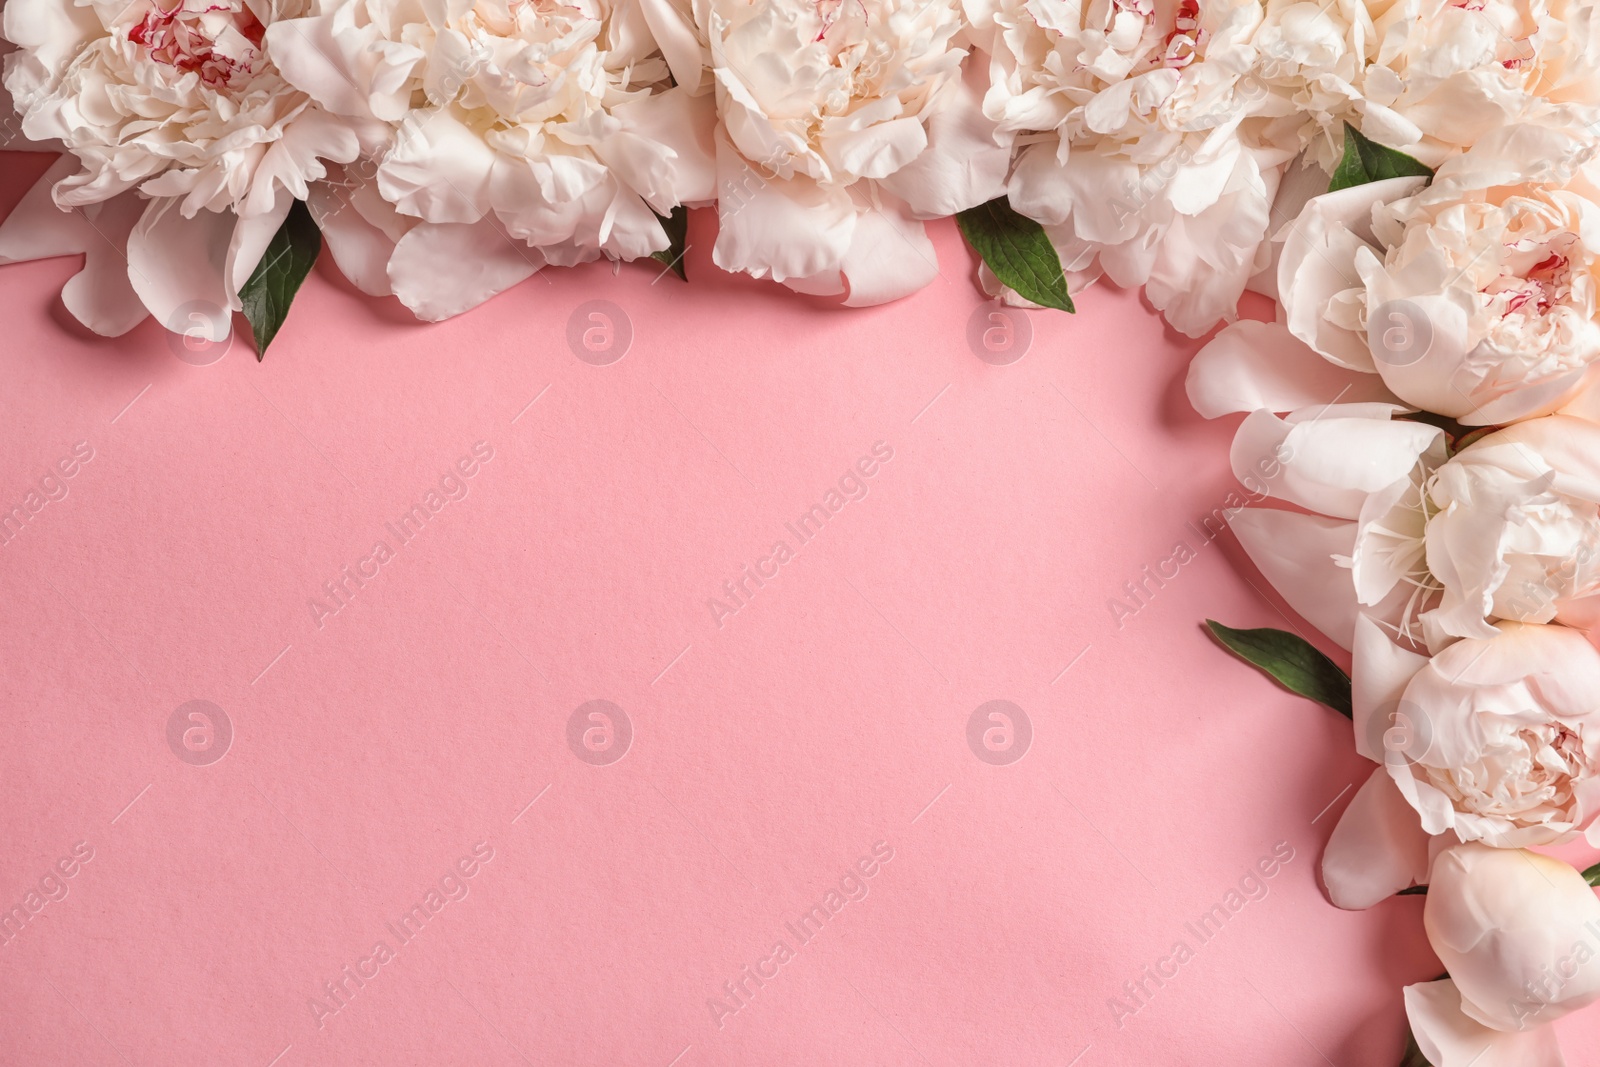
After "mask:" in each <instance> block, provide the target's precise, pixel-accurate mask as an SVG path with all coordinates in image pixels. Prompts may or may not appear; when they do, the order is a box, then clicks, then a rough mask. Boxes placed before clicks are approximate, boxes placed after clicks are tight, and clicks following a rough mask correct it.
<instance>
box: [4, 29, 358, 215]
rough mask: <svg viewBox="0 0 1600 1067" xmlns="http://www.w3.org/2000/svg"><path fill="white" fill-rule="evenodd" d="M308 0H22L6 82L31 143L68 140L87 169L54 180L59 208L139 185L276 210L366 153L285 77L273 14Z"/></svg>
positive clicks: (191, 202)
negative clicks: (274, 57) (268, 36)
mask: <svg viewBox="0 0 1600 1067" xmlns="http://www.w3.org/2000/svg"><path fill="white" fill-rule="evenodd" d="M299 6H300V4H299V3H298V2H297V0H280V2H279V3H266V2H259V0H258V2H255V3H247V2H245V0H178V2H177V3H175V4H174V5H173V6H171V7H170V8H169V7H163V6H162V5H160V4H157V3H154V2H153V0H134V2H133V3H127V2H125V0H87V2H83V3H74V4H68V5H63V4H61V3H59V2H56V0H11V2H10V3H9V4H7V6H6V10H5V21H4V26H5V36H6V37H7V39H9V40H11V41H13V42H14V43H16V44H17V45H19V46H20V48H19V50H18V51H17V52H15V53H13V54H12V55H10V56H9V57H7V62H6V74H5V81H6V88H7V89H9V90H10V92H11V94H12V96H13V98H14V99H15V101H16V106H17V109H18V110H19V112H20V113H21V115H22V129H23V132H24V134H26V135H27V136H28V137H29V138H30V139H32V140H49V139H52V138H55V139H59V140H60V142H61V143H62V144H63V145H64V146H65V147H66V148H67V150H68V151H69V152H71V153H73V154H74V155H75V156H77V157H78V159H79V161H80V162H81V164H82V169H81V171H79V172H78V173H76V174H73V175H71V176H70V177H68V178H66V179H64V180H62V181H59V182H57V183H56V186H55V199H56V203H58V204H60V205H61V206H62V207H80V206H82V205H85V204H96V203H100V202H102V201H104V200H109V199H110V198H112V197H114V196H116V195H117V194H119V193H122V192H125V191H127V190H130V189H134V188H137V189H139V190H140V191H141V192H142V193H144V194H145V195H146V196H148V197H181V198H182V210H183V214H184V215H185V216H186V217H192V216H193V215H194V214H195V213H196V212H197V211H200V210H211V211H222V210H225V209H229V208H235V209H237V210H238V211H239V213H240V214H242V215H255V214H262V213H266V212H270V211H271V210H273V208H274V206H275V205H276V203H277V202H278V199H279V191H280V189H282V190H287V191H288V193H289V195H291V196H293V197H296V198H298V199H304V198H305V196H306V185H307V183H308V182H310V181H315V180H316V179H318V178H320V177H322V175H323V168H322V164H321V162H320V159H322V158H326V159H334V160H337V161H339V162H347V161H349V160H351V159H354V158H355V154H356V148H357V145H356V139H355V136H354V135H353V134H352V133H351V132H350V130H349V129H347V128H346V127H345V125H344V124H343V123H340V122H337V121H335V120H333V119H331V118H330V117H329V116H327V115H324V114H322V113H320V112H319V111H318V110H317V109H316V108H314V107H312V106H311V101H310V100H309V98H308V97H307V96H306V94H304V93H302V92H298V91H296V90H295V89H293V88H292V87H291V86H290V85H289V84H288V83H287V82H285V81H284V80H283V78H282V77H281V76H279V74H278V71H277V69H276V68H275V67H274V66H273V65H272V62H271V60H270V59H269V58H268V56H267V55H266V53H265V51H264V49H263V47H262V35H263V33H264V32H265V31H264V24H270V23H272V22H273V21H275V20H276V19H278V18H282V17H287V16H288V15H292V14H294V13H295V10H296V9H297V8H298V7H299Z"/></svg>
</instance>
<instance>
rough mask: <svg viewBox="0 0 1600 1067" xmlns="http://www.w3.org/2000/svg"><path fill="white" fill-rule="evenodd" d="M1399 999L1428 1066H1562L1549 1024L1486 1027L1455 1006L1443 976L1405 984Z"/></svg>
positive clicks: (1451, 985)
mask: <svg viewBox="0 0 1600 1067" xmlns="http://www.w3.org/2000/svg"><path fill="white" fill-rule="evenodd" d="M1405 1001H1406V1018H1407V1019H1409V1020H1410V1022H1411V1032H1412V1033H1413V1034H1415V1035H1416V1038H1417V1048H1418V1049H1420V1050H1421V1052H1422V1054H1423V1055H1424V1056H1426V1057H1427V1058H1428V1062H1429V1063H1431V1064H1433V1065H1434V1067H1565V1064H1566V1060H1565V1059H1564V1058H1563V1057H1562V1055H1561V1045H1560V1043H1559V1042H1557V1041H1556V1032H1555V1030H1554V1029H1553V1028H1551V1027H1549V1026H1540V1027H1537V1028H1535V1029H1533V1030H1526V1031H1521V1032H1518V1031H1504V1030H1491V1029H1489V1028H1488V1027H1487V1026H1484V1025H1483V1024H1482V1023H1478V1022H1475V1021H1473V1020H1472V1019H1469V1018H1467V1016H1466V1015H1465V1014H1464V1013H1463V1012H1462V1011H1461V994H1460V993H1459V992H1457V991H1456V984H1455V983H1454V982H1452V981H1450V980H1449V979H1448V978H1445V979H1441V980H1440V981H1437V982H1419V983H1417V984H1416V985H1408V986H1406V988H1405Z"/></svg>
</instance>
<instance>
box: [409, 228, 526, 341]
mask: <svg viewBox="0 0 1600 1067" xmlns="http://www.w3.org/2000/svg"><path fill="white" fill-rule="evenodd" d="M543 265H544V260H543V259H542V258H541V257H540V255H539V253H538V252H536V251H534V250H533V249H531V248H527V247H525V246H521V245H517V244H515V243H513V242H512V241H511V239H510V238H508V237H506V235H505V234H503V233H501V232H500V231H499V230H497V229H495V227H494V226H493V225H492V224H491V223H489V222H488V221H487V220H484V221H480V222H477V223H473V224H470V225H468V224H464V223H432V222H424V223H421V224H419V225H418V226H417V227H416V228H415V229H413V230H411V231H410V232H409V233H407V234H406V235H405V236H404V237H402V238H400V240H399V242H398V243H397V244H396V245H395V249H394V256H393V257H392V258H391V259H390V260H389V280H390V283H391V285H392V286H393V287H394V295H395V296H397V297H399V298H400V302H401V303H402V304H404V305H405V306H406V307H408V308H410V309H411V310H412V311H413V312H414V313H415V314H416V316H417V318H419V319H424V320H426V321H428V322H438V321H439V320H441V319H448V318H449V317H450V316H452V315H459V314H461V313H462V312H463V311H468V310H470V309H472V308H475V307H477V306H478V305H479V304H481V303H483V302H484V301H485V300H488V299H489V298H490V297H491V296H494V295H495V294H497V293H500V292H503V291H505V290H507V289H509V288H511V287H512V286H513V285H516V284H517V283H518V282H520V281H523V280H524V279H527V278H531V277H532V276H533V274H534V272H535V271H537V270H538V269H539V268H540V267H541V266H543Z"/></svg>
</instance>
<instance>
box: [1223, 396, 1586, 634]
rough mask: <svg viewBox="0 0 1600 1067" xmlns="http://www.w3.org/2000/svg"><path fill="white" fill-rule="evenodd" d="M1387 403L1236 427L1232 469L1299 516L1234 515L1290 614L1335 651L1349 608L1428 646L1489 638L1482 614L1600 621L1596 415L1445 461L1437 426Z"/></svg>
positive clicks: (1517, 432) (1489, 440) (1253, 511)
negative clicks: (1396, 414)
mask: <svg viewBox="0 0 1600 1067" xmlns="http://www.w3.org/2000/svg"><path fill="white" fill-rule="evenodd" d="M1351 409H1354V410H1355V411H1356V412H1357V414H1358V416H1359V417H1355V418H1347V417H1341V412H1343V411H1347V410H1351ZM1389 410H1390V409H1384V408H1381V407H1378V406H1374V405H1364V406H1358V405H1335V406H1332V407H1328V406H1326V405H1323V406H1319V407H1313V408H1308V409H1302V410H1301V411H1298V412H1294V413H1291V414H1290V415H1289V416H1288V419H1287V421H1285V420H1280V419H1279V418H1277V417H1276V416H1274V415H1273V414H1271V412H1269V411H1265V410H1262V411H1256V412H1254V413H1252V414H1251V415H1250V416H1249V417H1248V418H1247V419H1246V420H1245V421H1244V423H1243V424H1242V425H1241V426H1240V427H1239V430H1238V433H1237V434H1236V436H1235V439H1234V445H1233V463H1234V470H1235V472H1236V473H1238V476H1239V477H1240V479H1241V480H1246V479H1251V478H1254V479H1255V480H1254V481H1249V482H1247V484H1251V485H1259V492H1260V493H1262V494H1263V495H1265V496H1271V497H1276V498H1277V499H1279V500H1284V501H1287V502H1289V503H1293V504H1296V505H1298V506H1300V507H1303V508H1306V509H1307V510H1308V511H1310V512H1313V513H1314V514H1300V513H1296V512H1286V511H1276V510H1271V509H1261V508H1247V509H1244V510H1242V511H1240V512H1239V513H1238V514H1237V515H1235V516H1234V518H1233V527H1234V529H1235V531H1236V532H1237V533H1238V535H1239V540H1240V542H1241V543H1242V544H1243V545H1244V547H1245V549H1246V551H1247V552H1249V554H1250V556H1251V558H1252V559H1254V560H1255V562H1256V564H1257V565H1258V566H1259V567H1260V568H1261V570H1262V572H1263V573H1264V574H1265V575H1266V577H1267V580H1268V581H1270V582H1271V583H1272V584H1273V585H1274V586H1275V587H1276V588H1277V589H1278V591H1279V592H1280V593H1282V594H1283V596H1284V598H1285V599H1287V600H1288V601H1289V603H1290V604H1291V605H1292V606H1294V608H1295V610H1297V611H1299V612H1300V613H1301V614H1302V615H1304V616H1305V617H1306V618H1307V619H1309V620H1310V621H1311V622H1312V623H1314V624H1316V625H1317V626H1318V627H1319V628H1320V629H1322V630H1323V632H1325V633H1327V634H1328V635H1329V636H1330V637H1332V638H1333V639H1334V640H1335V641H1337V642H1339V643H1340V644H1341V645H1343V646H1344V647H1346V648H1349V647H1351V645H1350V642H1351V641H1352V640H1353V639H1354V636H1355V629H1354V627H1355V619H1356V616H1357V615H1358V614H1363V613H1364V614H1367V615H1369V616H1371V617H1372V618H1374V619H1376V620H1378V621H1379V622H1381V623H1382V624H1383V625H1384V626H1385V627H1386V629H1387V630H1388V632H1389V633H1390V634H1391V635H1392V636H1394V637H1396V638H1397V639H1400V640H1403V641H1405V642H1406V643H1407V644H1409V645H1410V646H1411V647H1416V648H1422V647H1425V648H1429V649H1432V650H1434V651H1437V650H1439V649H1441V648H1443V647H1444V646H1445V645H1446V644H1448V643H1449V642H1450V641H1451V640H1452V639H1454V638H1458V637H1477V638H1488V637H1492V636H1494V634H1495V632H1496V631H1495V628H1494V627H1493V626H1491V625H1490V623H1491V622H1492V621H1494V620H1511V621H1518V622H1541V623H1542V622H1560V623H1565V624H1568V625H1571V626H1576V627H1580V628H1584V629H1597V628H1600V425H1597V424H1595V423H1593V422H1590V421H1588V420H1586V419H1579V418H1574V417H1572V416H1570V415H1551V416H1548V417H1546V418H1542V419H1533V420H1530V421H1528V422H1523V423H1518V424H1516V425H1514V426H1510V427H1507V428H1506V429H1504V430H1500V431H1497V432H1495V433H1492V434H1489V435H1488V436H1486V437H1483V438H1481V439H1480V440H1478V441H1476V442H1473V443H1472V444H1470V445H1469V446H1468V447H1467V448H1465V449H1463V450H1462V451H1461V452H1459V453H1457V454H1456V455H1454V456H1452V457H1450V458H1448V459H1446V458H1445V454H1444V436H1443V433H1442V431H1440V430H1437V429H1435V428H1433V427H1431V426H1427V425H1424V424H1422V423H1418V422H1411V421H1406V420H1400V421H1397V422H1390V421H1387V420H1386V419H1385V418H1384V416H1385V415H1386V414H1387V412H1388V411H1389ZM1263 465H1270V466H1271V467H1272V469H1273V471H1274V476H1273V477H1271V478H1261V477H1260V476H1259V470H1260V469H1261V468H1262V467H1263Z"/></svg>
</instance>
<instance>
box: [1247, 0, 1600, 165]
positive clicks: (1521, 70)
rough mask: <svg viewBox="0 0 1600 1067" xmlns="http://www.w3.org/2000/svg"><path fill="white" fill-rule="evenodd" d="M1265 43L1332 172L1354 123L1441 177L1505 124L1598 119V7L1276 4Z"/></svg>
mask: <svg viewBox="0 0 1600 1067" xmlns="http://www.w3.org/2000/svg"><path fill="white" fill-rule="evenodd" d="M1256 43H1257V45H1258V47H1259V48H1260V50H1261V56H1262V58H1261V61H1260V65H1259V71H1260V76H1261V78H1262V79H1263V81H1264V83H1265V85H1266V87H1267V88H1268V89H1269V90H1270V94H1271V97H1272V99H1273V101H1274V112H1275V113H1276V114H1278V115H1279V116H1281V122H1282V123H1283V124H1285V125H1288V126H1293V127H1295V128H1296V129H1297V130H1298V136H1299V137H1300V139H1301V140H1302V141H1303V142H1304V143H1305V144H1306V145H1307V146H1308V148H1309V156H1310V158H1311V159H1312V160H1314V161H1315V162H1317V163H1320V164H1321V165H1322V167H1323V169H1324V170H1330V171H1331V170H1332V168H1333V165H1334V164H1335V163H1336V162H1337V160H1338V158H1339V155H1340V152H1341V151H1342V146H1343V132H1342V131H1343V124H1344V123H1345V122H1349V123H1351V124H1352V125H1354V126H1355V127H1356V128H1358V129H1359V130H1361V132H1362V133H1364V134H1366V135H1367V136H1368V137H1370V138H1372V139H1373V140H1375V141H1377V142H1378V143H1380V144H1384V145H1388V146H1390V147H1393V148H1398V149H1400V150H1402V151H1404V152H1407V153H1409V154H1410V155H1413V156H1415V157H1416V158H1418V159H1420V160H1422V161H1423V162H1424V163H1426V164H1428V165H1429V166H1432V167H1437V166H1438V165H1440V164H1441V163H1443V162H1444V161H1445V160H1446V159H1448V158H1449V157H1451V156H1453V155H1456V154H1458V153H1460V152H1461V151H1463V150H1465V149H1467V148H1470V147H1471V146H1472V145H1474V144H1475V143H1477V142H1478V141H1479V140H1480V139H1482V138H1483V137H1484V136H1485V135H1486V134H1487V133H1488V132H1489V131H1490V130H1492V129H1494V128H1496V127H1498V126H1501V125H1505V124H1509V123H1516V122H1522V121H1529V120H1533V121H1541V122H1543V121H1553V122H1556V123H1559V124H1569V123H1572V124H1579V125H1587V124H1590V123H1593V122H1594V121H1595V120H1596V119H1597V118H1600V76H1597V71H1596V68H1595V66H1594V62H1593V59H1592V57H1593V56H1594V55H1595V54H1596V53H1597V50H1600V21H1597V19H1596V5H1595V4H1594V3H1593V2H1592V0H1398V2H1377V0H1333V2H1330V3H1314V2H1312V0H1268V3H1267V4H1266V16H1265V20H1264V22H1263V25H1262V28H1261V31H1260V33H1259V34H1258V35H1257V38H1256Z"/></svg>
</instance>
